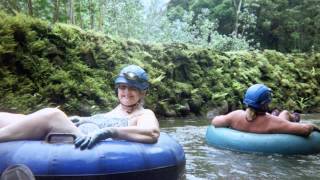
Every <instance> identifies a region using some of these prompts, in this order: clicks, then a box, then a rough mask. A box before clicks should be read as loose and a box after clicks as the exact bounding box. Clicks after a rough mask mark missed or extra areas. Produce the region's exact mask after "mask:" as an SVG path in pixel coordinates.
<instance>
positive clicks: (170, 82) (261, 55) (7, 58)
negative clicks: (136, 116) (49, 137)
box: [0, 13, 320, 116]
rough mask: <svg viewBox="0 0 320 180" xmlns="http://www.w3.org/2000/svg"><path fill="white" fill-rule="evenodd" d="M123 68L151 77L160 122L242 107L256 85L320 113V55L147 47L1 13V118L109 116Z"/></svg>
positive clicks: (152, 104)
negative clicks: (59, 113) (47, 111)
mask: <svg viewBox="0 0 320 180" xmlns="http://www.w3.org/2000/svg"><path fill="white" fill-rule="evenodd" d="M124 64H137V65H140V66H142V67H143V68H145V69H146V70H147V72H148V73H149V75H150V79H151V80H150V82H151V88H150V90H149V92H148V97H147V99H146V106H147V107H148V108H150V109H152V110H154V111H155V112H156V113H157V114H158V115H161V116H188V115H201V114H205V113H206V112H207V111H208V110H212V109H215V108H218V109H223V110H222V111H226V110H233V109H236V108H242V103H241V101H242V96H243V94H244V92H245V90H246V88H247V87H248V86H250V85H251V84H253V83H265V84H266V85H268V86H269V87H271V88H272V89H273V93H274V96H273V102H272V105H271V106H272V107H275V106H278V107H280V108H287V109H299V110H302V111H303V112H319V111H320V109H319V107H320V91H319V87H320V53H311V54H282V53H279V52H276V51H272V50H264V51H241V52H216V51H213V50H210V49H200V48H195V47H191V46H188V45H184V44H158V45H145V44H141V43H139V42H136V41H134V40H118V39H114V38H112V37H108V36H105V35H103V34H99V33H96V32H88V31H83V30H81V29H79V28H78V27H74V26H70V25H65V24H55V25H50V24H49V23H47V22H45V21H41V20H39V19H33V18H30V17H26V16H23V15H17V16H8V15H6V14H4V13H0V81H1V83H0V111H11V112H19V113H30V112H33V111H35V110H38V109H40V108H43V107H48V106H51V107H55V106H60V108H61V109H62V110H64V111H66V112H67V113H68V114H78V115H83V116H85V115H92V114H95V113H99V112H105V111H108V110H110V109H112V108H113V107H114V106H115V105H116V104H117V98H116V96H115V94H114V83H113V80H114V78H115V77H116V75H117V74H116V73H117V72H119V70H120V68H121V67H122V66H123V65H124ZM221 107H223V108H221Z"/></svg>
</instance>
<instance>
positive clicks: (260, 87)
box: [243, 84, 272, 111]
mask: <svg viewBox="0 0 320 180" xmlns="http://www.w3.org/2000/svg"><path fill="white" fill-rule="evenodd" d="M271 95H272V91H271V89H270V88H268V87H267V86H266V85H264V84H255V85H252V86H251V87H249V88H248V89H247V92H246V94H245V95H244V100H243V103H244V104H246V105H247V106H248V107H251V108H253V109H255V110H259V111H267V110H268V104H269V103H270V102H271V99H272V98H271Z"/></svg>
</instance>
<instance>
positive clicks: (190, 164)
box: [160, 114, 320, 180]
mask: <svg viewBox="0 0 320 180" xmlns="http://www.w3.org/2000/svg"><path fill="white" fill-rule="evenodd" d="M302 122H307V123H314V124H317V125H320V114H313V115H303V116H302ZM160 124H161V129H162V131H164V132H167V133H168V134H170V135H171V136H172V137H173V138H174V139H176V140H177V141H178V142H179V143H180V144H181V145H182V146H183V149H184V151H185V154H186V159H187V163H186V177H187V180H207V179H210V180H211V179H320V154H316V155H294V156H284V155H263V154H253V153H239V152H233V151H229V150H222V149H217V148H214V147H212V146H208V145H207V144H206V142H205V133H206V129H207V127H208V125H209V122H208V121H207V120H203V119H185V120H181V119H176V120H174V119H169V120H161V121H160ZM319 143H320V142H319Z"/></svg>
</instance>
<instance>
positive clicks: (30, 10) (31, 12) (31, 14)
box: [28, 0, 33, 16]
mask: <svg viewBox="0 0 320 180" xmlns="http://www.w3.org/2000/svg"><path fill="white" fill-rule="evenodd" d="M28 12H29V15H30V16H33V9H32V0H28Z"/></svg>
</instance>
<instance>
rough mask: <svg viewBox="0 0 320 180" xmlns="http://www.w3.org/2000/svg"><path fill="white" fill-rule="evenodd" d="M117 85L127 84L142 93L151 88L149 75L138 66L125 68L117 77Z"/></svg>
mask: <svg viewBox="0 0 320 180" xmlns="http://www.w3.org/2000/svg"><path fill="white" fill-rule="evenodd" d="M115 83H116V85H117V84H120V83H123V84H127V85H128V86H131V87H135V88H137V89H139V90H141V91H143V90H147V89H148V87H149V83H148V74H147V73H146V71H145V70H143V69H142V68H141V67H139V66H137V65H129V66H126V67H124V68H123V69H122V70H121V71H120V73H119V75H118V76H117V78H116V80H115Z"/></svg>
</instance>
